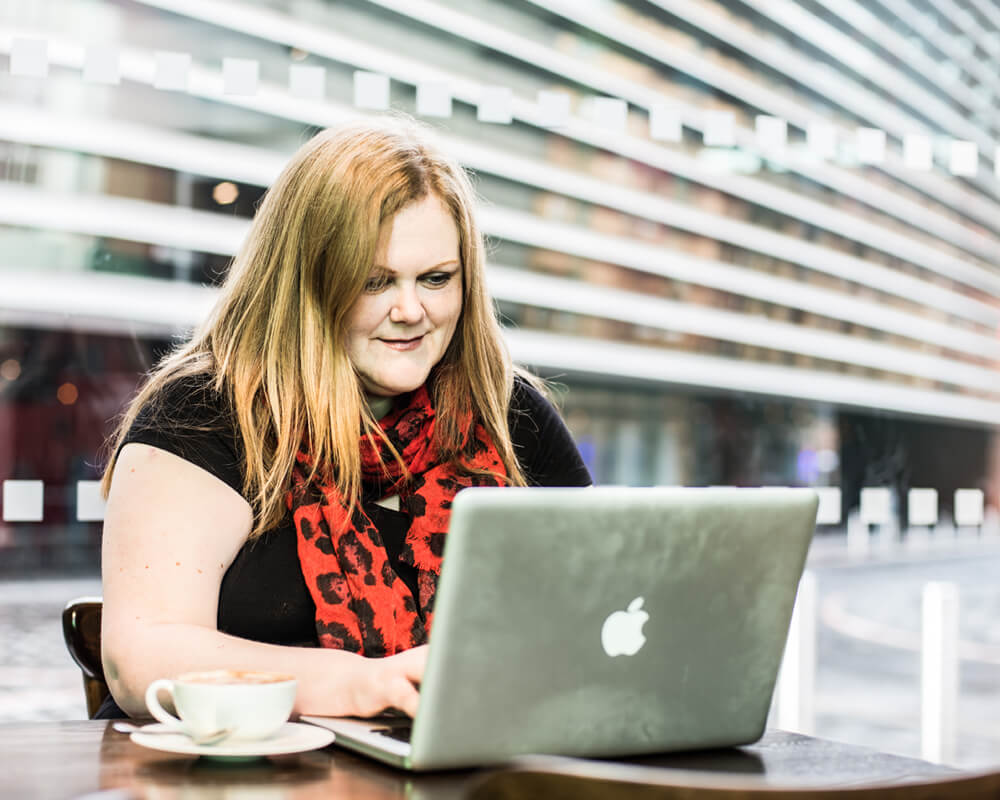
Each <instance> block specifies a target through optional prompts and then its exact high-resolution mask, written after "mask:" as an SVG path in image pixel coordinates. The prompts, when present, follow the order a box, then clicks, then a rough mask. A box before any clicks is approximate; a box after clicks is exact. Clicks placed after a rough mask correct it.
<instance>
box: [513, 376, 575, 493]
mask: <svg viewBox="0 0 1000 800" xmlns="http://www.w3.org/2000/svg"><path fill="white" fill-rule="evenodd" d="M508 421H509V424H510V435H511V439H512V440H513V442H514V452H515V454H516V455H517V458H518V461H519V462H520V464H521V469H523V470H524V473H525V477H526V478H527V479H528V485H529V486H589V485H590V484H592V483H593V479H592V478H591V477H590V472H589V471H588V470H587V467H586V465H585V464H584V462H583V458H582V457H581V456H580V451H579V450H577V447H576V443H575V442H574V441H573V437H572V436H571V435H570V432H569V429H567V427H566V423H564V422H563V420H562V417H561V416H560V415H559V412H558V411H557V410H556V409H555V407H554V406H553V405H552V403H550V402H549V401H548V400H547V399H546V398H545V397H544V396H543V395H542V394H541V393H540V392H539V391H538V390H537V389H535V388H534V387H533V386H531V385H530V384H529V383H527V382H525V381H522V380H519V379H518V380H515V383H514V393H513V395H512V396H511V404H510V414H509V418H508Z"/></svg>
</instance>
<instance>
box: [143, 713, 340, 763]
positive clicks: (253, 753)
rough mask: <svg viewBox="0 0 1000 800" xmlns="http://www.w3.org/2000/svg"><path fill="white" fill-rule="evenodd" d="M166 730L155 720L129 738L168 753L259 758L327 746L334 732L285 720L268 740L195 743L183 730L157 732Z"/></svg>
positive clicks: (209, 756) (208, 756)
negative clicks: (178, 731)
mask: <svg viewBox="0 0 1000 800" xmlns="http://www.w3.org/2000/svg"><path fill="white" fill-rule="evenodd" d="M164 730H167V726H166V725H161V724H160V723H158V722H157V723H154V724H152V725H144V726H143V728H142V730H141V731H135V732H134V733H133V734H131V735H130V736H129V738H130V739H131V740H132V741H133V742H135V743H136V744H138V745H141V746H143V747H149V748H151V749H153V750H164V751H166V752H168V753H184V754H185V755H192V756H205V757H207V758H244V759H246V758H258V757H260V756H280V755H285V754H287V753H301V752H303V751H305V750H316V749H318V748H320V747H326V746H327V745H328V744H330V742H332V741H333V739H334V734H333V731H330V730H327V729H326V728H320V727H318V726H316V725H304V724H303V723H301V722H286V723H285V724H284V725H283V726H282V727H281V728H279V729H278V732H277V733H275V734H274V735H273V736H270V737H268V738H267V739H255V740H254V741H252V742H239V741H236V742H227V741H225V740H223V741H221V742H219V743H218V744H207V745H206V744H195V743H194V742H192V741H191V738H190V737H189V736H187V735H186V734H183V733H158V732H157V731H164Z"/></svg>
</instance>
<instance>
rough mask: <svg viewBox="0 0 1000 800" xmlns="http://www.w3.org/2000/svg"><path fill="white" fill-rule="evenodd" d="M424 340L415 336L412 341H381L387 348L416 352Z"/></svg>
mask: <svg viewBox="0 0 1000 800" xmlns="http://www.w3.org/2000/svg"><path fill="white" fill-rule="evenodd" d="M423 340H424V337H423V336H414V337H413V338H412V339H379V341H380V342H382V344H384V345H385V346H386V347H391V348H392V349H393V350H400V351H406V350H416V349H417V348H418V347H420V343H421V342H422V341H423Z"/></svg>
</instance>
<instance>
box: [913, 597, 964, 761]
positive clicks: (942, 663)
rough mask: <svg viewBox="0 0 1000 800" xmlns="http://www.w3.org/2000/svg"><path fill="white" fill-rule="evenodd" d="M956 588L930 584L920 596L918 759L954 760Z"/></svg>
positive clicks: (957, 605) (956, 681)
mask: <svg viewBox="0 0 1000 800" xmlns="http://www.w3.org/2000/svg"><path fill="white" fill-rule="evenodd" d="M958 607H959V601H958V587H957V586H956V585H955V584H953V583H945V582H938V581H932V582H930V583H928V584H926V585H925V586H924V592H923V641H922V644H921V651H920V660H921V670H920V684H921V686H920V689H921V692H920V701H921V702H920V731H921V737H920V738H921V755H922V756H923V758H925V759H926V760H927V761H934V762H937V763H944V764H947V763H951V762H953V761H954V760H955V737H956V734H957V726H956V721H957V714H958Z"/></svg>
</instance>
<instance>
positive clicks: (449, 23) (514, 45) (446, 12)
mask: <svg viewBox="0 0 1000 800" xmlns="http://www.w3.org/2000/svg"><path fill="white" fill-rule="evenodd" d="M368 2H369V3H373V4H377V5H378V6H380V7H382V8H388V9H391V10H392V11H394V12H396V13H398V14H404V15H407V16H409V17H412V18H413V19H417V20H419V21H420V22H422V23H424V24H427V25H433V26H435V27H437V28H439V29H441V30H444V31H447V32H448V33H451V34H453V35H455V36H460V37H462V38H464V39H467V40H469V41H473V42H475V43H477V44H481V45H484V46H487V47H492V48H494V49H496V50H497V51H498V52H501V53H504V54H505V55H507V56H508V57H512V58H518V59H520V60H521V61H523V62H525V63H527V64H529V65H532V66H534V67H537V68H539V69H544V70H547V71H550V72H553V73H555V74H559V75H562V76H564V77H566V78H568V79H569V80H572V81H574V82H576V83H581V84H584V85H587V86H590V87H592V88H594V89H595V90H598V91H602V92H607V93H609V94H615V95H617V96H619V97H622V98H625V99H627V100H628V101H629V102H630V103H632V104H633V105H636V106H639V107H641V108H646V109H648V110H649V111H650V114H651V115H652V114H653V112H654V109H655V108H656V107H657V103H660V102H662V97H661V96H659V95H657V93H656V92H654V91H652V90H651V89H648V88H647V87H645V86H642V85H641V84H638V83H636V82H635V81H631V80H628V79H626V78H621V77H618V76H616V75H614V74H613V73H611V72H609V71H608V70H605V69H602V68H601V67H599V66H597V65H591V64H588V63H586V62H583V61H581V60H579V59H576V58H572V57H570V56H567V55H564V54H562V53H559V52H556V51H555V50H553V49H552V48H550V47H548V46H543V45H541V44H538V43H535V42H533V41H531V40H529V39H526V38H524V37H520V36H517V35H515V34H511V33H509V32H507V31H504V30H502V29H501V28H499V27H498V26H496V25H490V24H488V23H486V22H484V21H482V20H480V19H477V18H474V17H471V16H467V15H464V14H461V13H460V12H457V11H455V10H454V9H450V8H445V7H443V6H440V5H438V4H436V3H432V2H428V0H368ZM671 2H672V3H677V2H679V0H671ZM684 8H685V9H687V10H688V13H689V14H692V15H695V14H696V15H699V16H701V17H710V18H711V19H712V20H719V18H718V17H717V16H716V15H710V14H706V13H705V12H703V11H701V10H700V9H699V7H698V6H697V5H694V4H689V3H686V4H685V5H684ZM720 26H725V29H726V32H727V34H728V35H729V36H730V37H742V38H750V39H752V40H753V41H755V42H756V41H757V39H758V37H756V36H753V35H752V34H749V33H747V32H746V31H745V30H743V29H742V28H739V27H737V26H735V25H732V24H730V23H727V22H725V21H724V20H719V21H718V22H717V23H716V24H715V25H714V26H713V30H714V28H715V27H720ZM742 38H734V39H733V41H742ZM758 44H759V46H757V47H755V48H754V55H755V57H758V58H761V59H763V60H764V61H765V63H769V62H768V61H767V58H768V57H771V59H772V60H773V61H776V63H777V66H778V68H779V69H780V68H787V60H788V58H790V57H795V54H794V52H793V51H791V50H790V49H789V48H778V47H777V45H776V44H775V43H774V42H768V43H766V44H764V43H759V42H758ZM776 48H777V49H778V50H779V51H780V52H778V53H775V50H776ZM786 51H787V52H786ZM772 53H774V56H771V55H770V54H772ZM794 63H795V70H794V71H795V72H796V77H797V79H801V78H802V77H803V76H809V81H810V82H811V83H813V84H817V83H823V84H830V85H833V86H836V85H837V84H838V83H839V82H841V81H842V79H841V77H840V76H839V75H838V74H837V73H829V72H826V71H822V70H817V69H816V67H815V64H814V63H813V62H811V61H807V60H805V59H798V60H796V61H795V62H794ZM670 107H671V109H672V110H673V111H674V112H675V113H677V114H679V115H680V116H682V117H683V121H684V123H685V124H686V125H688V126H689V127H693V128H695V129H699V128H701V126H702V120H701V116H702V115H701V112H700V111H699V110H698V109H694V108H693V107H689V106H686V105H685V104H684V103H681V102H680V101H678V100H676V99H671V102H670ZM744 143H745V142H744ZM791 167H792V169H794V170H796V171H798V172H800V173H801V174H802V175H804V176H805V177H808V178H810V179H811V180H815V181H817V182H819V183H824V184H826V185H828V186H830V188H832V189H835V190H837V191H839V192H841V193H842V194H847V195H851V196H855V197H858V198H859V199H862V200H863V201H864V202H866V203H868V204H870V205H872V206H874V207H876V208H878V209H880V210H881V211H884V212H885V213H888V214H892V215H895V216H897V217H898V218H899V219H901V220H902V221H904V222H906V223H907V224H908V225H915V226H918V227H920V228H921V229H924V230H927V231H928V232H930V233H933V234H934V235H936V236H939V237H941V238H943V239H945V240H947V241H949V242H951V243H953V244H955V245H956V246H958V247H962V248H963V249H967V250H968V251H969V252H971V253H974V254H976V255H978V256H979V257H981V258H986V259H988V260H991V259H995V258H996V253H997V249H998V248H1000V242H998V241H997V239H995V238H992V237H988V236H984V235H982V234H980V233H978V232H975V231H972V230H970V229H968V228H966V227H964V226H962V225H960V224H957V223H955V222H954V221H952V220H950V219H947V218H945V217H942V216H941V215H940V214H938V213H936V212H933V211H929V210H928V209H926V208H924V207H923V206H921V205H919V204H918V203H914V202H913V201H910V200H906V199H904V198H902V197H900V196H899V195H896V194H894V193H893V192H891V191H888V190H886V189H882V188H881V187H879V186H876V185H874V184H872V183H871V182H870V181H866V180H863V179H859V178H856V177H854V178H853V179H852V175H851V172H850V171H849V170H844V169H839V168H836V167H832V166H822V165H815V164H814V165H810V164H808V163H806V164H793V165H791ZM674 169H675V170H676V169H678V168H677V167H675V168H674ZM679 174H682V175H686V173H684V172H683V171H681V172H679ZM686 176H687V177H690V176H688V175H686ZM693 179H694V180H701V181H702V182H704V180H703V176H699V177H697V178H693ZM726 191H730V192H732V188H727V189H726ZM764 194H766V192H765V193H764ZM755 202H760V198H758V200H756V201H755ZM963 203H964V201H963ZM761 204H762V205H765V207H771V206H770V205H769V203H768V202H767V200H766V199H765V200H764V202H763V203H761ZM776 210H781V211H782V213H786V214H788V215H789V216H793V217H799V218H800V219H804V220H805V219H807V218H808V219H809V221H810V222H811V224H814V225H818V226H819V227H823V228H827V229H829V230H835V231H836V232H838V233H839V234H841V235H846V236H847V237H848V238H852V239H855V240H857V241H864V242H865V243H867V244H870V245H871V246H873V247H876V248H879V249H890V250H891V248H892V247H894V246H895V245H894V244H891V243H890V242H889V240H887V239H886V238H885V230H884V229H883V228H880V227H879V226H877V225H872V224H870V223H867V222H865V221H864V220H861V219H860V218H858V217H857V216H851V215H847V214H843V213H842V212H839V211H836V210H833V209H827V213H826V214H823V213H820V214H818V215H814V214H811V213H810V210H811V209H807V208H803V209H798V210H796V208H795V207H794V206H792V207H789V206H784V207H783V208H780V209H776ZM830 213H832V214H833V219H830V216H829V215H830ZM841 217H842V218H843V220H841ZM817 219H818V220H821V221H817ZM987 224H992V223H991V222H987ZM831 225H834V227H830V226H831ZM892 241H893V242H895V243H896V244H898V241H897V240H892Z"/></svg>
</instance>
